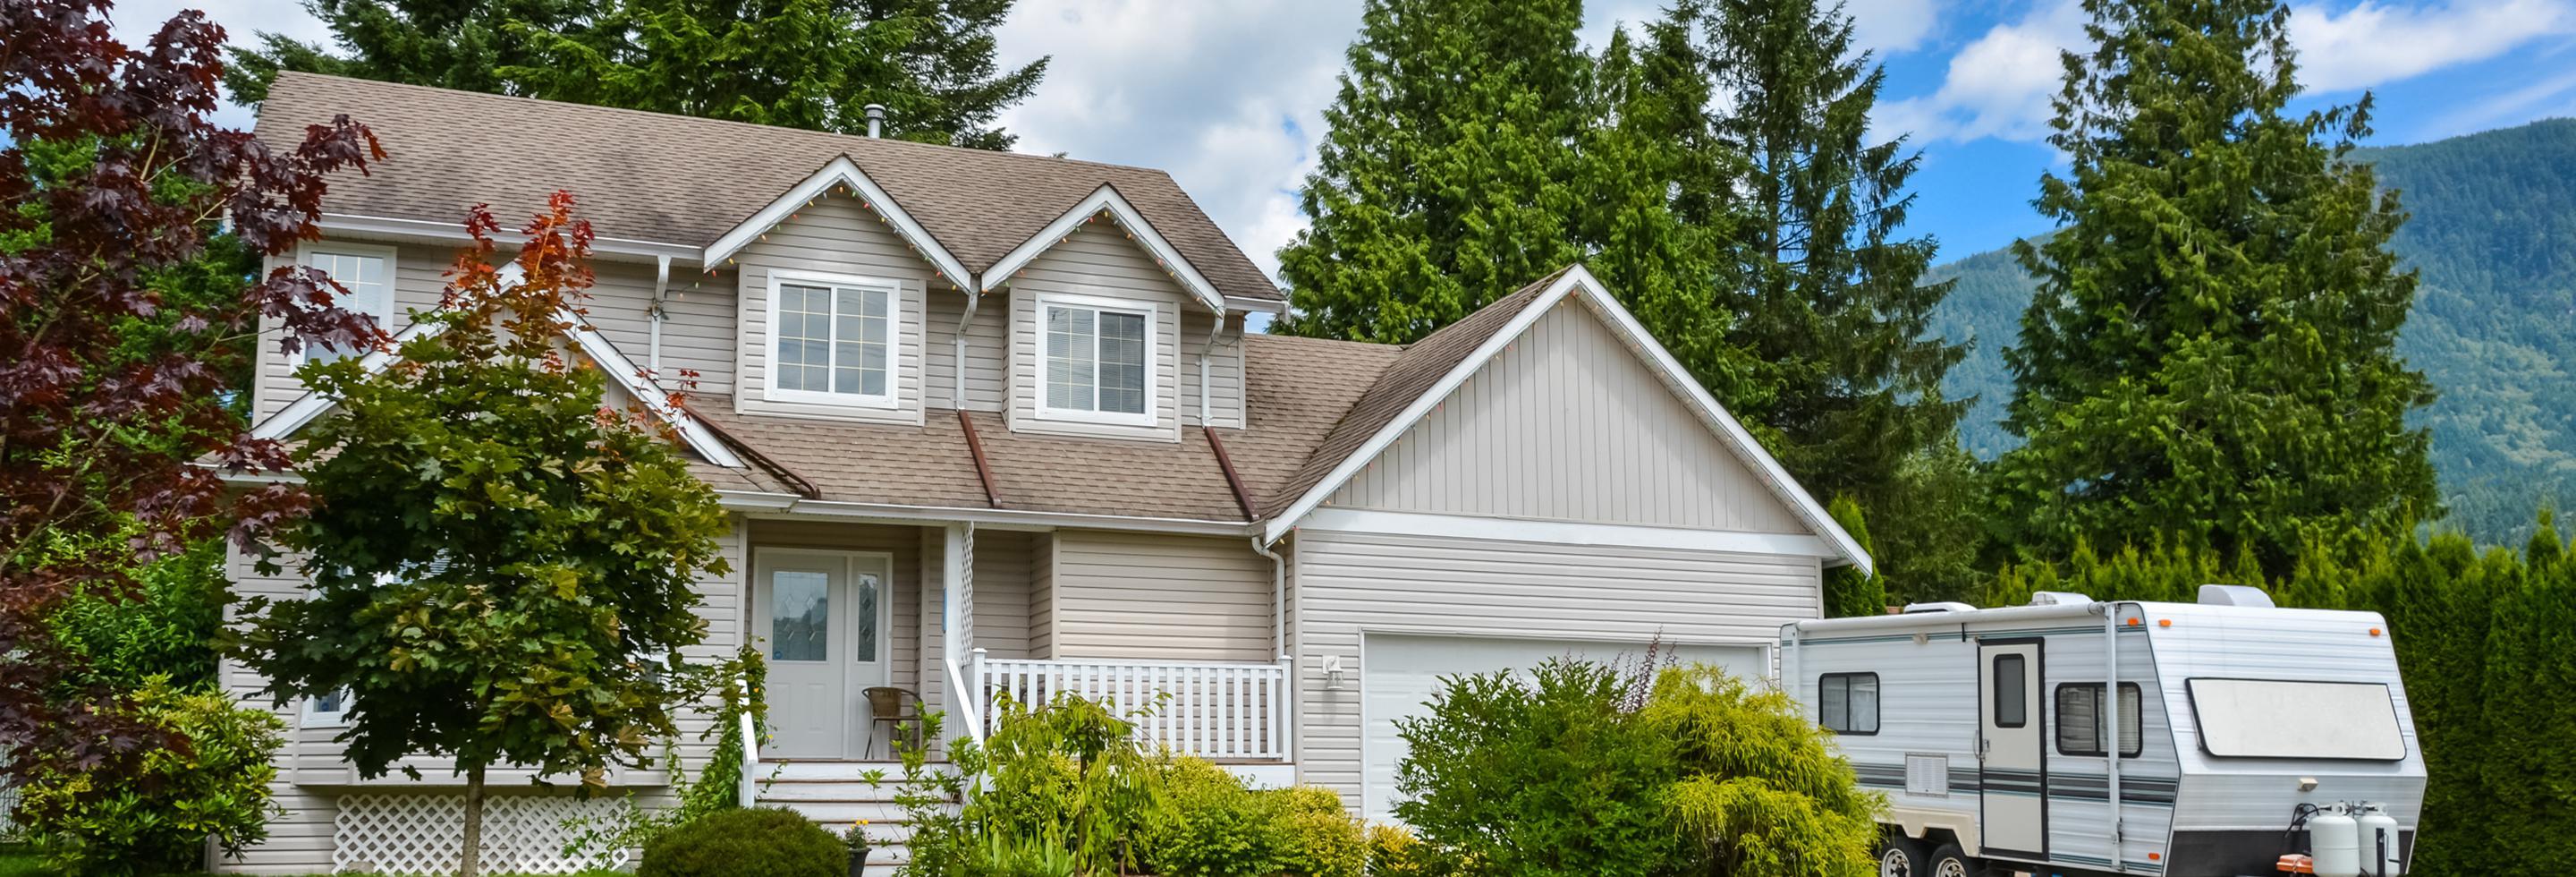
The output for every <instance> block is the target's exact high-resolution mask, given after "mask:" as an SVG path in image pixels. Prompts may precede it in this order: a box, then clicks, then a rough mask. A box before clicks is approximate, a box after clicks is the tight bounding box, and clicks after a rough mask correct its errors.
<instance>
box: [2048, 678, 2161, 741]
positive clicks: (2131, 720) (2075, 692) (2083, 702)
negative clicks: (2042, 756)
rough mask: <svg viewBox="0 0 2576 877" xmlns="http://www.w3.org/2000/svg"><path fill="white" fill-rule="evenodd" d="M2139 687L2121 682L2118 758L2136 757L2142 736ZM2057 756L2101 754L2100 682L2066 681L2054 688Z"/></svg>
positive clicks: (2131, 683)
mask: <svg viewBox="0 0 2576 877" xmlns="http://www.w3.org/2000/svg"><path fill="white" fill-rule="evenodd" d="M2140 726H2141V722H2140V721H2139V715H2138V685H2137V683H2134V682H2122V683H2120V757H2122V758H2136V757H2138V751H2139V749H2138V747H2139V746H2141V745H2143V744H2141V743H2140V737H2141V735H2140V734H2139V733H2138V729H2139V727H2140ZM2057 754H2059V755H2090V756H2095V757H2099V756H2100V755H2101V754H2102V683H2099V682H2068V683H2063V684H2060V685H2059V686H2057Z"/></svg>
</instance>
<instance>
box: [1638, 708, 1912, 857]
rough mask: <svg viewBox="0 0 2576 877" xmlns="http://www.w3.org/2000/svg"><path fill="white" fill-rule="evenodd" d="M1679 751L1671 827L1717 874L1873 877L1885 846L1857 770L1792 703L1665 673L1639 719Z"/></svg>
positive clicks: (1667, 803)
mask: <svg viewBox="0 0 2576 877" xmlns="http://www.w3.org/2000/svg"><path fill="white" fill-rule="evenodd" d="M1637 719H1638V721H1639V722H1640V723H1641V724H1643V725H1644V726H1646V727H1647V728H1648V729H1649V730H1650V731H1651V733H1654V734H1656V735H1658V736H1661V737H1663V738H1665V739H1668V740H1671V741H1672V744H1673V756H1674V760H1675V762H1676V763H1677V765H1678V766H1679V767H1680V770H1681V777H1680V779H1679V780H1678V781H1677V782H1674V783H1672V784H1671V785H1669V786H1667V787H1666V788H1665V790H1664V792H1663V805H1664V810H1665V812H1666V814H1667V815H1668V816H1669V817H1670V819H1671V821H1672V823H1673V824H1674V825H1676V826H1678V827H1680V828H1681V829H1682V831H1683V832H1685V833H1686V834H1687V835H1688V836H1689V837H1691V838H1692V839H1693V840H1695V841H1697V842H1698V843H1699V844H1700V849H1699V850H1698V852H1699V853H1700V854H1702V855H1705V856H1707V857H1708V859H1709V860H1710V863H1711V865H1712V866H1713V867H1714V873H1719V874H1746V875H1800V877H1834V875H1843V874H1866V873H1869V872H1870V871H1871V869H1872V868H1873V867H1875V865H1876V862H1877V860H1876V858H1875V857H1873V856H1872V855H1871V851H1872V850H1873V848H1874V847H1876V845H1877V842H1878V825H1877V821H1876V820H1874V819H1872V818H1871V816H1872V815H1873V814H1875V813H1877V812H1878V810H1879V808H1880V807H1882V806H1884V804H1885V802H1884V801H1883V800H1881V799H1880V798H1879V796H1878V795H1876V794H1874V793H1869V792H1864V791H1862V790H1861V788H1860V784H1859V782H1858V780H1857V779H1856V778H1855V777H1854V776H1853V774H1852V768H1851V763H1850V762H1848V761H1845V760H1843V758H1842V757H1841V756H1838V755H1836V754H1834V750H1833V746H1832V744H1831V742H1830V739H1829V738H1828V737H1827V736H1826V732H1825V731H1824V730H1822V729H1820V728H1818V727H1816V725H1815V724H1814V723H1813V722H1810V721H1808V720H1807V717H1806V713H1805V711H1803V710H1801V709H1799V708H1798V705H1797V703H1796V702H1795V701H1792V700H1791V699H1790V698H1789V695H1788V694H1787V693H1786V692H1782V691H1780V690H1779V689H1776V688H1770V687H1764V688H1761V689H1758V690H1757V689H1755V688H1753V687H1752V686H1749V685H1747V684H1745V682H1744V680H1741V679H1737V678H1735V677H1733V676H1729V675H1727V674H1726V671H1724V670H1721V669H1718V668H1715V667H1709V666H1692V667H1682V668H1676V669H1673V670H1667V671H1664V673H1663V675H1662V676H1661V677H1660V678H1658V679H1657V681H1656V683H1655V694H1654V696H1653V698H1651V699H1650V700H1648V701H1647V702H1646V707H1645V709H1644V710H1642V711H1641V712H1639V713H1638V715H1637Z"/></svg>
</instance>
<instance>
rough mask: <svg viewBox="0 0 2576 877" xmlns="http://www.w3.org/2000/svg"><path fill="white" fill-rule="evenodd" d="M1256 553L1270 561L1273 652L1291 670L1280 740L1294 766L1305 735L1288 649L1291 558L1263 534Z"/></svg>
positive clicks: (1255, 539) (1256, 543)
mask: <svg viewBox="0 0 2576 877" xmlns="http://www.w3.org/2000/svg"><path fill="white" fill-rule="evenodd" d="M1252 553H1254V554H1258V555H1261V556H1263V557H1267V558H1270V642H1271V643H1272V644H1273V645H1276V646H1278V648H1276V649H1273V650H1271V653H1272V654H1275V655H1278V656H1279V660H1280V662H1281V663H1282V664H1283V665H1285V666H1286V667H1287V679H1286V688H1287V697H1286V698H1285V699H1286V701H1287V703H1288V707H1287V709H1285V710H1283V712H1286V713H1287V714H1288V715H1287V721H1284V722H1281V723H1280V727H1282V728H1285V729H1287V739H1284V740H1281V741H1279V749H1280V751H1281V752H1284V753H1286V754H1287V756H1288V761H1289V763H1291V764H1294V763H1296V762H1297V760H1298V758H1297V738H1299V737H1302V736H1304V735H1302V734H1299V733H1297V713H1298V712H1299V710H1298V708H1297V663H1296V657H1295V653H1293V652H1290V651H1289V650H1288V559H1287V558H1284V557H1280V556H1279V552H1276V551H1272V550H1270V546H1268V545H1263V544H1261V536H1260V535H1259V534H1255V535H1254V536H1253V537H1252Z"/></svg>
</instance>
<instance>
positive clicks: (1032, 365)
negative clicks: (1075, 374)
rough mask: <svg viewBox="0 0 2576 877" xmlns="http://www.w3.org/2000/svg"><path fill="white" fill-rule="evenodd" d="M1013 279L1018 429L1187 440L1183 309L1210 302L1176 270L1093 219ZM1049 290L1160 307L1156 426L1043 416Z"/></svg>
mask: <svg viewBox="0 0 2576 877" xmlns="http://www.w3.org/2000/svg"><path fill="white" fill-rule="evenodd" d="M1009 283H1010V301H1011V351H1010V367H1011V375H1010V378H1011V382H1010V390H1011V409H1010V424H1011V429H1013V430H1016V431H1021V432H1043V433H1051V434H1059V435H1084V436H1110V437H1118V438H1150V439H1159V440H1163V441H1180V437H1181V433H1180V419H1179V418H1180V413H1179V409H1180V405H1181V403H1180V400H1181V399H1182V396H1181V381H1180V371H1181V369H1182V368H1183V365H1182V363H1181V359H1182V356H1181V345H1182V344H1183V343H1184V342H1183V341H1182V336H1183V335H1184V334H1186V333H1184V332H1183V331H1181V329H1182V327H1181V312H1182V311H1183V310H1184V309H1185V308H1194V307H1203V306H1200V305H1196V304H1191V303H1190V302H1191V301H1192V300H1191V299H1190V297H1189V294H1188V293H1187V292H1185V291H1183V290H1182V289H1181V287H1180V284H1178V283H1175V282H1173V281H1172V278H1171V276H1170V275H1167V274H1165V273H1163V269H1161V268H1159V267H1156V266H1155V264H1154V260H1153V258H1152V257H1151V256H1148V255H1146V254H1145V251H1144V249H1143V248H1142V247H1140V246H1138V245H1137V244H1136V243H1135V242H1134V241H1130V240H1127V239H1126V238H1125V237H1123V236H1122V235H1121V234H1120V233H1119V232H1118V231H1117V230H1116V226H1114V225H1111V224H1109V223H1103V222H1094V223H1091V224H1089V225H1085V226H1083V227H1082V230H1081V231H1077V232H1074V233H1073V236H1072V237H1071V238H1069V239H1067V240H1065V241H1064V242H1063V243H1059V244H1057V245H1055V246H1054V247H1051V248H1048V249H1047V251H1046V252H1044V253H1041V254H1039V255H1038V257H1037V258H1035V259H1032V260H1030V261H1029V264H1028V267H1026V268H1022V269H1020V272H1019V274H1017V275H1015V276H1013V277H1012V278H1011V279H1010V281H1009ZM1049 295H1078V296H1089V297H1094V298H1110V299H1124V300H1129V301H1133V302H1135V303H1136V304H1137V305H1138V306H1140V307H1142V306H1151V307H1153V308H1154V349H1153V350H1152V351H1151V355H1152V356H1153V361H1152V362H1151V363H1150V366H1151V367H1150V368H1148V369H1147V370H1146V371H1147V374H1148V375H1149V376H1150V377H1151V380H1152V383H1153V385H1154V386H1153V392H1152V394H1151V398H1150V401H1149V403H1148V404H1151V405H1152V406H1154V407H1153V410H1154V412H1155V417H1154V425H1152V426H1119V425H1110V424H1098V423H1084V422H1077V421H1066V420H1051V419H1045V418H1041V417H1039V416H1038V399H1039V394H1040V393H1041V392H1042V391H1043V390H1044V387H1043V386H1041V381H1042V380H1043V378H1042V376H1041V372H1040V370H1039V362H1040V360H1041V359H1042V358H1043V357H1044V355H1045V352H1044V350H1043V348H1042V347H1041V344H1042V343H1043V339H1042V338H1041V337H1040V335H1041V333H1042V327H1040V326H1039V325H1038V302H1039V300H1040V299H1041V298H1043V297H1045V296H1049ZM987 304H990V303H989V302H988V303H987ZM1204 316H1205V314H1204V312H1202V317H1204ZM1200 325H1201V326H1205V325H1206V324H1205V323H1201V324H1200ZM1201 340H1204V338H1202V339H1201ZM1187 368H1189V369H1190V370H1191V371H1192V372H1193V376H1194V378H1193V379H1195V372H1196V370H1197V368H1198V365H1197V363H1196V362H1191V363H1190V364H1188V365H1187ZM1189 405H1190V406H1191V408H1192V411H1193V414H1195V412H1196V408H1197V405H1198V402H1197V400H1195V399H1192V400H1190V402H1189Z"/></svg>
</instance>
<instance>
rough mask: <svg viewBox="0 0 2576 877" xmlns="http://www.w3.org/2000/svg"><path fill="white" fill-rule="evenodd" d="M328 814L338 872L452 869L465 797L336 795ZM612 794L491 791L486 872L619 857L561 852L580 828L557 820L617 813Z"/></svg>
mask: <svg viewBox="0 0 2576 877" xmlns="http://www.w3.org/2000/svg"><path fill="white" fill-rule="evenodd" d="M339 803H340V815H339V818H337V819H335V820H333V826H332V827H333V829H334V832H333V834H334V841H335V842H334V843H333V844H332V850H331V863H332V865H333V866H334V867H335V868H336V869H337V870H340V871H375V872H382V873H387V874H445V873H452V872H454V871H455V870H456V866H457V857H458V854H459V853H460V851H461V850H462V848H463V845H464V840H465V795H464V794H463V793H461V792H460V793H445V794H373V793H369V794H357V795H347V796H343V797H341V798H340V802H339ZM619 806H620V804H619V802H618V801H616V800H613V799H592V800H589V801H580V800H575V799H573V798H571V797H569V796H563V795H543V796H537V795H511V796H507V797H491V798H486V799H484V803H483V870H484V872H485V873H495V872H518V873H525V874H569V873H572V872H575V871H580V870H582V869H585V868H613V867H617V866H619V865H623V864H625V863H626V859H627V851H622V850H621V851H615V852H608V853H602V854H600V855H599V856H598V857H596V858H595V859H593V860H576V859H573V858H571V857H568V856H565V855H564V846H565V845H566V844H567V843H569V842H570V841H571V840H572V839H573V838H574V836H576V835H577V834H579V832H578V831H577V830H576V829H573V828H568V827H566V826H565V825H564V823H565V822H566V821H569V820H571V819H574V818H577V817H586V818H588V819H590V820H592V821H593V822H594V823H596V822H599V821H602V820H606V819H610V818H612V817H613V816H615V815H616V813H617V809H618V807H619Z"/></svg>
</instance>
